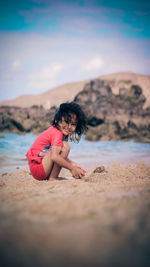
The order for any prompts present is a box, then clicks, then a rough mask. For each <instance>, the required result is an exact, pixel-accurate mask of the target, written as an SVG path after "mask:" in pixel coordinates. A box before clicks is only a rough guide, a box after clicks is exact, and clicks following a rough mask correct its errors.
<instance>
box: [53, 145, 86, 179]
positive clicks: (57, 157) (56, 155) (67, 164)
mask: <svg viewBox="0 0 150 267" xmlns="http://www.w3.org/2000/svg"><path fill="white" fill-rule="evenodd" d="M51 159H52V161H53V162H55V163H57V164H58V165H60V166H61V167H64V168H66V169H68V170H70V171H71V173H72V176H73V177H75V178H82V176H84V175H85V171H84V170H83V169H82V168H80V167H78V166H77V165H74V164H73V162H72V161H70V160H68V159H64V158H63V157H62V156H61V154H60V147H59V146H52V147H51Z"/></svg>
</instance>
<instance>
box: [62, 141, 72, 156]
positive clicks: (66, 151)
mask: <svg viewBox="0 0 150 267" xmlns="http://www.w3.org/2000/svg"><path fill="white" fill-rule="evenodd" d="M63 152H65V154H67V155H68V154H69V152H70V145H69V144H68V142H65V141H64V142H63Z"/></svg>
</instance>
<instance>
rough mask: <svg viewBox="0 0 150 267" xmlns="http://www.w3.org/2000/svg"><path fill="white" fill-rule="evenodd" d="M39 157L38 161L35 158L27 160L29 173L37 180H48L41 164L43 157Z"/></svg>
mask: <svg viewBox="0 0 150 267" xmlns="http://www.w3.org/2000/svg"><path fill="white" fill-rule="evenodd" d="M40 159H41V160H40V162H36V161H35V160H29V161H28V162H29V168H30V171H31V174H32V176H33V177H34V178H35V179H37V180H48V179H47V177H46V174H45V170H44V167H43V164H42V160H43V158H42V157H41V158H40Z"/></svg>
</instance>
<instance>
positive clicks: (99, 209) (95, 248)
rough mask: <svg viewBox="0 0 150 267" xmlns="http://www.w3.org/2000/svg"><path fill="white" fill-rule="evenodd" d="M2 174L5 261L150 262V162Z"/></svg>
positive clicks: (0, 224)
mask: <svg viewBox="0 0 150 267" xmlns="http://www.w3.org/2000/svg"><path fill="white" fill-rule="evenodd" d="M101 171H102V172H101V173H93V169H91V170H88V171H87V173H86V176H85V177H84V178H83V179H82V180H75V179H71V178H70V176H71V175H70V172H69V171H67V170H64V169H63V170H62V172H61V175H60V176H61V177H62V179H60V180H57V181H51V182H50V181H37V180H35V179H34V178H32V176H31V175H30V173H29V171H28V169H27V170H16V171H15V172H12V173H3V174H1V175H0V240H1V241H0V260H1V266H21V267H23V266H115V267H116V266H150V166H147V165H145V164H144V163H142V162H139V163H138V164H137V165H136V166H131V165H127V166H124V167H123V166H121V165H120V164H119V163H117V162H116V163H113V164H112V165H110V166H107V167H105V168H104V169H101Z"/></svg>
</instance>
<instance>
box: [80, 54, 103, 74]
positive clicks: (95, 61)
mask: <svg viewBox="0 0 150 267" xmlns="http://www.w3.org/2000/svg"><path fill="white" fill-rule="evenodd" d="M103 66H104V62H103V60H102V58H101V57H100V56H99V55H96V56H94V57H92V58H91V59H90V60H89V61H87V62H85V63H84V64H83V65H82V67H81V69H82V71H83V72H94V71H98V70H101V69H102V68H103Z"/></svg>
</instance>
